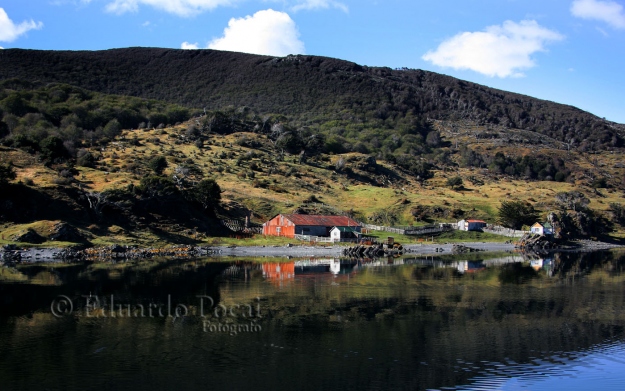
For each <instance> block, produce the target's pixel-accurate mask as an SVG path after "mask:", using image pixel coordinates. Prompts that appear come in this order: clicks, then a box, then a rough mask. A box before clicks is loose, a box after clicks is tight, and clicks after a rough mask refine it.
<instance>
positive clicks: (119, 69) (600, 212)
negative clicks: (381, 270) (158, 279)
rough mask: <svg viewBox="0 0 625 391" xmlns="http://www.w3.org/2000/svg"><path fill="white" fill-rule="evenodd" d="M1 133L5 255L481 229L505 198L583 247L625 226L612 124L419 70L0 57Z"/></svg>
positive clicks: (229, 59)
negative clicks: (243, 224) (575, 230)
mask: <svg viewBox="0 0 625 391" xmlns="http://www.w3.org/2000/svg"><path fill="white" fill-rule="evenodd" d="M0 118H1V120H0V143H1V144H3V145H4V147H0V187H1V188H2V191H1V192H0V224H2V225H0V233H2V239H1V240H2V241H3V242H5V243H7V242H12V241H13V238H15V237H17V236H25V237H26V238H27V239H28V238H29V239H31V240H35V241H45V240H48V241H49V240H52V239H54V240H55V241H57V242H58V240H61V239H63V238H65V239H66V240H67V241H69V242H81V243H85V244H107V243H128V244H135V243H138V244H143V245H147V244H153V243H196V242H202V241H207V240H208V241H211V240H213V239H210V238H211V237H214V236H223V235H225V236H228V235H230V234H232V232H230V231H229V230H228V229H226V228H225V227H224V226H227V225H231V224H232V223H233V220H234V224H237V221H238V222H240V221H242V220H243V218H244V217H245V216H248V215H250V214H251V215H252V220H253V222H254V223H262V222H263V221H265V220H266V219H268V218H270V217H272V216H273V215H275V214H276V213H281V212H293V211H294V210H299V211H305V212H310V213H345V214H350V215H352V216H354V217H356V218H358V219H360V220H363V221H367V222H370V223H376V224H382V225H409V224H418V225H419V224H428V223H432V222H438V221H446V222H449V221H455V220H458V219H460V218H482V219H486V220H488V221H490V222H494V221H496V220H497V218H498V216H497V212H498V208H499V207H500V205H501V201H502V200H508V201H510V200H518V201H522V202H529V203H531V204H532V205H533V206H534V207H535V208H536V209H538V211H539V213H540V214H541V218H545V217H546V215H547V213H548V212H550V211H553V210H562V209H564V210H566V209H567V208H568V209H569V212H570V213H569V214H570V216H569V217H571V219H573V218H575V219H577V224H578V225H580V226H584V227H585V228H584V229H585V230H584V232H583V235H584V236H587V237H589V236H596V235H599V234H604V233H606V232H607V231H609V230H610V229H611V228H612V227H616V228H617V229H620V228H618V227H620V225H621V224H623V223H624V222H625V212H624V211H625V208H623V205H622V200H623V199H624V197H625V194H624V193H623V190H625V165H624V164H623V152H624V151H623V149H622V147H623V131H624V127H623V125H620V124H615V123H611V122H608V121H605V120H603V119H601V118H598V117H596V116H593V115H591V114H589V113H586V112H583V111H581V110H579V109H576V108H574V107H570V106H565V105H560V104H556V103H553V102H547V101H542V100H538V99H534V98H531V97H527V96H522V95H519V94H513V93H509V92H504V91H499V90H495V89H491V88H488V87H484V86H480V85H477V84H473V83H468V82H465V81H461V80H457V79H454V78H451V77H448V76H443V75H438V74H435V73H431V72H425V71H420V70H406V69H403V70H391V69H388V68H370V67H365V66H360V65H357V64H354V63H350V62H347V61H342V60H336V59H330V58H323V57H315V56H288V57H285V58H273V57H267V56H256V55H247V54H241V53H230V52H218V51H211V50H200V51H181V50H169V49H144V48H131V49H117V50H108V51H101V52H46V51H29V50H17V49H11V50H4V51H0ZM11 172H15V173H16V178H13V176H12V175H11ZM3 173H4V174H3ZM216 186H218V188H217V187H216ZM218 189H221V191H222V192H221V194H219V193H218V192H217V191H218ZM564 193H566V194H569V195H571V196H573V195H574V196H575V197H574V198H575V199H576V200H578V201H579V202H580V205H581V204H583V207H584V213H578V212H579V211H578V210H576V208H577V206H576V205H577V204H576V203H570V202H568V203H567V202H564V201H562V200H563V199H564V198H566V197H564V198H563V197H562V196H561V195H562V194H564ZM559 194H560V196H558V195H559ZM576 202H577V201H576ZM615 224H616V225H615ZM68 227H69V228H68ZM48 243H49V242H48Z"/></svg>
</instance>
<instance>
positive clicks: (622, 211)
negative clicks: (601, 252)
mask: <svg viewBox="0 0 625 391" xmlns="http://www.w3.org/2000/svg"><path fill="white" fill-rule="evenodd" d="M610 212H611V214H612V221H614V222H615V223H617V224H619V225H620V226H622V227H625V207H623V205H621V204H617V203H611V204H610Z"/></svg>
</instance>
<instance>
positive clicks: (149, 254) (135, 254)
mask: <svg viewBox="0 0 625 391" xmlns="http://www.w3.org/2000/svg"><path fill="white" fill-rule="evenodd" d="M624 247H625V246H621V245H615V244H610V243H603V242H594V241H589V240H584V241H577V242H574V243H572V244H570V245H567V246H563V247H554V248H548V249H546V248H545V249H544V250H548V251H600V250H609V249H613V248H624ZM345 249H346V247H344V246H336V245H334V246H310V245H301V246H294V245H286V246H210V247H202V246H188V245H184V246H172V247H165V248H156V247H147V248H139V247H136V246H119V245H116V246H107V247H92V248H86V249H78V248H21V247H18V246H16V245H6V246H4V247H2V248H1V249H0V262H2V263H4V264H15V263H37V262H80V261H115V260H119V261H123V260H138V259H151V258H198V257H230V256H234V257H246V256H249V257H296V258H306V257H314V258H324V257H333V258H335V257H340V256H342V255H344V253H345ZM459 249H460V250H461V251H460V250H459ZM519 250H520V249H519V247H518V246H516V245H515V244H513V243H489V242H473V243H471V242H467V243H455V244H412V245H405V246H403V253H404V254H433V255H434V254H458V253H465V252H475V251H484V252H500V251H501V252H512V251H519Z"/></svg>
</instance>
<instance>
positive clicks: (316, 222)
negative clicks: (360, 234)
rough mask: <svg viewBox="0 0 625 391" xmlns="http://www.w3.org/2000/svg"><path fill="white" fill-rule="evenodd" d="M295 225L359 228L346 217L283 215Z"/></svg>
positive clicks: (353, 221) (356, 223) (357, 224)
mask: <svg viewBox="0 0 625 391" xmlns="http://www.w3.org/2000/svg"><path fill="white" fill-rule="evenodd" d="M284 218H286V219H289V220H290V221H291V222H292V223H293V224H295V225H311V226H323V227H360V223H358V222H357V221H356V220H353V219H350V218H349V217H346V216H319V215H284Z"/></svg>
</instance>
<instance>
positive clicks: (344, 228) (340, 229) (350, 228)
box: [332, 227, 360, 234]
mask: <svg viewBox="0 0 625 391" xmlns="http://www.w3.org/2000/svg"><path fill="white" fill-rule="evenodd" d="M334 228H336V229H338V230H339V231H341V232H351V233H355V234H360V232H358V231H355V230H354V229H353V228H352V227H334ZM334 228H332V229H334Z"/></svg>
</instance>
